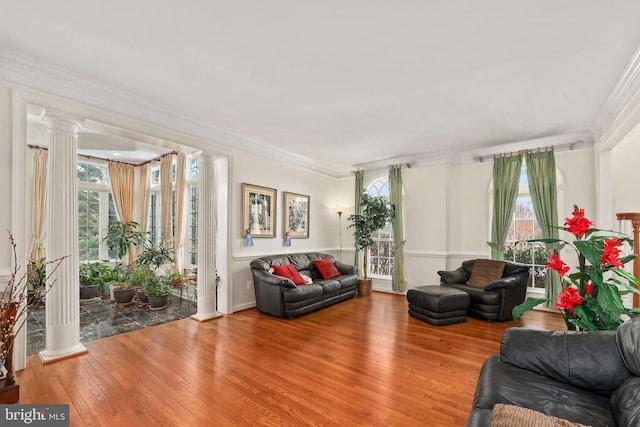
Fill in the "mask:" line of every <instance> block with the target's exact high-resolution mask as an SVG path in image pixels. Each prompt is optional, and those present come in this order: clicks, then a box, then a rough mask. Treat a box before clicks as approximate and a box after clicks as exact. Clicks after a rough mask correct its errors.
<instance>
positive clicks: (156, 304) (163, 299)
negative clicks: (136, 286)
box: [148, 294, 169, 310]
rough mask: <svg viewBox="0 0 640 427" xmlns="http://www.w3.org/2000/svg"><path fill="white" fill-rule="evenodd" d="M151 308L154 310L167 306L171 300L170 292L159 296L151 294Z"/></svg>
mask: <svg viewBox="0 0 640 427" xmlns="http://www.w3.org/2000/svg"><path fill="white" fill-rule="evenodd" d="M148 298H149V308H150V309H152V310H154V309H155V310H162V309H163V308H165V307H166V306H167V303H168V302H169V294H166V295H162V296H159V297H152V296H149V297H148Z"/></svg>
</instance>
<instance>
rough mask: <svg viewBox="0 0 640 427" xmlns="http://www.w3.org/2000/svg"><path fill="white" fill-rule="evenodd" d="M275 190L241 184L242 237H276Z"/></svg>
mask: <svg viewBox="0 0 640 427" xmlns="http://www.w3.org/2000/svg"><path fill="white" fill-rule="evenodd" d="M277 196H278V194H277V190H276V189H275V188H268V187H261V186H259V185H252V184H242V237H246V235H247V233H251V237H276V204H277Z"/></svg>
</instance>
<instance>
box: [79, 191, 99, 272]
mask: <svg viewBox="0 0 640 427" xmlns="http://www.w3.org/2000/svg"><path fill="white" fill-rule="evenodd" d="M78 255H79V258H80V259H81V260H83V261H90V260H98V259H100V192H99V191H93V190H84V189H79V190H78Z"/></svg>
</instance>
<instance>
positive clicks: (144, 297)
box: [138, 289, 149, 305]
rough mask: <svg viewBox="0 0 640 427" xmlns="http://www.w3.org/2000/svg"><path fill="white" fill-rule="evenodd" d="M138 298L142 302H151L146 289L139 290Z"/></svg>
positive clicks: (145, 303)
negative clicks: (145, 291)
mask: <svg viewBox="0 0 640 427" xmlns="http://www.w3.org/2000/svg"><path fill="white" fill-rule="evenodd" d="M138 300H140V304H143V305H147V304H149V297H148V296H147V295H146V294H145V293H144V289H140V290H139V291H138Z"/></svg>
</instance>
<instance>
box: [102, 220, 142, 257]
mask: <svg viewBox="0 0 640 427" xmlns="http://www.w3.org/2000/svg"><path fill="white" fill-rule="evenodd" d="M139 226H140V225H139V224H138V223H137V222H135V221H127V222H124V221H114V222H112V223H110V224H109V229H108V231H107V235H106V236H105V237H104V239H102V240H103V241H106V242H107V246H108V247H109V250H112V251H113V250H115V251H116V253H117V256H118V259H119V260H120V262H121V263H124V257H125V256H127V254H128V253H129V251H130V250H131V248H132V247H134V246H135V247H137V246H140V245H142V244H144V243H145V241H146V240H147V235H148V233H146V232H144V231H140V230H138V227H139Z"/></svg>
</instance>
